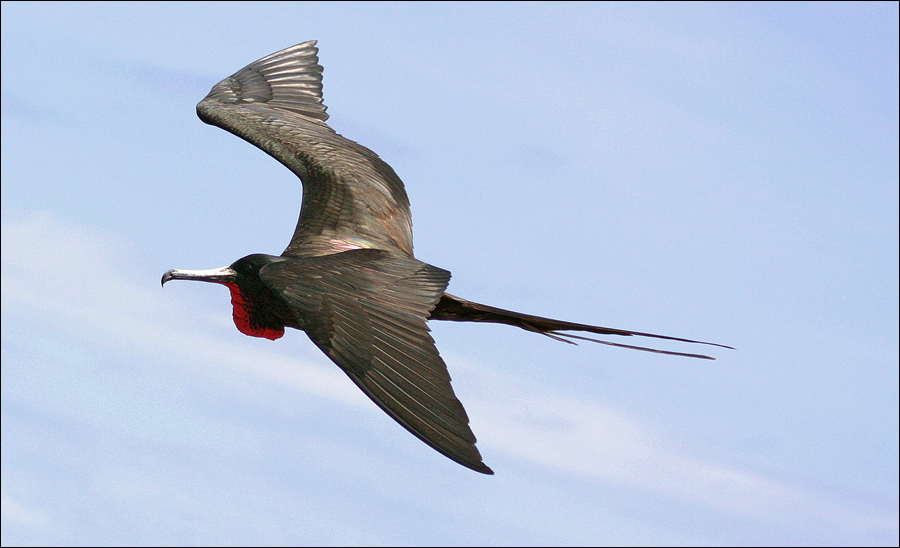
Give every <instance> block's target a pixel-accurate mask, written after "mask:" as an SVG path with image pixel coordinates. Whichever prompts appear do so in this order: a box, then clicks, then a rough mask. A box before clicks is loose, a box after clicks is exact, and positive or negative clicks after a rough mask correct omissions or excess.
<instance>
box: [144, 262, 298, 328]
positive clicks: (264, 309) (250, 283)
mask: <svg viewBox="0 0 900 548" xmlns="http://www.w3.org/2000/svg"><path fill="white" fill-rule="evenodd" d="M279 260H281V258H280V257H274V256H272V255H264V254H261V253H257V254H254V255H248V256H246V257H244V258H242V259H239V260H237V261H235V262H234V263H232V264H231V265H229V266H225V267H222V268H213V269H209V270H179V269H172V270H169V271H168V272H166V273H165V274H163V276H162V285H166V282H168V281H169V280H193V281H198V282H212V283H217V284H222V285H224V286H226V287H227V288H228V289H229V290H230V291H231V304H232V305H233V307H234V311H233V316H234V324H235V325H236V326H237V328H238V330H239V331H240V332H241V333H243V334H245V335H250V336H251V337H264V338H266V339H271V340H275V339H277V338H280V337H281V336H282V335H284V326H285V325H291V324H293V323H294V322H292V321H291V319H292V316H293V315H292V314H291V313H290V310H289V308H288V307H287V305H286V304H285V303H284V301H283V300H282V299H281V298H280V297H279V296H278V294H277V293H275V292H274V291H273V290H272V289H271V288H270V287H269V286H268V285H267V284H266V283H265V281H264V280H263V279H262V278H261V277H260V275H259V273H260V270H262V268H263V267H265V266H266V265H267V264H270V263H272V262H276V261H279Z"/></svg>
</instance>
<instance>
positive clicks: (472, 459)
mask: <svg viewBox="0 0 900 548" xmlns="http://www.w3.org/2000/svg"><path fill="white" fill-rule="evenodd" d="M260 276H261V277H262V279H263V281H264V282H265V283H266V284H267V285H268V286H269V287H271V288H273V289H274V290H275V291H276V292H278V293H279V294H280V295H281V296H282V297H283V298H284V299H285V301H286V302H287V303H288V304H289V305H290V307H291V308H292V309H293V310H294V312H295V314H296V315H297V319H298V323H299V324H300V326H301V328H302V329H303V330H304V331H306V333H307V334H308V335H309V337H310V339H312V341H313V342H314V343H315V344H316V345H317V346H318V347H319V348H321V349H322V351H323V352H325V354H327V355H328V356H329V357H330V358H331V359H332V360H333V361H334V362H335V363H336V364H337V365H338V366H340V368H341V369H343V370H344V372H345V373H347V375H349V376H350V378H351V379H352V380H353V382H354V383H356V385H357V386H359V387H360V388H361V389H362V390H363V392H365V393H366V395H368V396H369V397H370V398H371V399H372V400H373V401H374V402H375V403H376V404H378V406H379V407H381V408H382V409H383V410H384V411H385V412H387V414H388V415H390V416H391V417H393V419H394V420H396V421H397V422H399V423H400V424H401V425H403V426H404V427H405V428H406V429H407V430H409V431H410V432H412V433H413V434H415V435H416V436H417V437H419V438H420V439H421V440H422V441H424V442H425V443H427V444H428V445H430V446H431V447H433V448H434V449H436V450H438V451H439V452H441V453H443V454H444V455H446V456H447V457H449V458H451V459H453V460H454V461H456V462H458V463H460V464H462V465H463V466H467V467H469V468H471V469H473V470H476V471H478V472H482V473H486V474H492V473H493V472H492V471H491V469H490V468H488V467H487V466H486V465H485V464H484V463H483V462H482V460H481V454H480V453H479V452H478V449H477V448H476V447H475V436H474V434H473V433H472V430H471V429H470V428H469V418H468V416H467V415H466V411H465V409H463V406H462V404H461V403H460V402H459V400H458V399H457V398H456V395H455V394H454V393H453V388H452V387H451V386H450V374H449V373H448V372H447V366H446V365H445V364H444V360H443V359H441V357H440V355H439V354H438V351H437V348H436V347H435V345H434V340H433V339H432V338H431V335H429V329H428V327H427V326H426V325H425V321H426V318H427V317H428V314H429V313H430V312H431V310H432V309H433V308H434V306H435V304H436V303H437V301H438V299H440V297H441V295H442V294H443V293H444V289H445V288H446V287H447V284H448V282H449V280H450V273H449V272H447V271H446V270H442V269H440V268H436V267H433V266H431V265H428V264H426V263H423V262H421V261H418V260H416V259H413V258H409V257H406V256H401V255H397V254H392V253H388V252H385V251H379V250H369V249H364V250H353V251H347V252H343V253H339V254H334V255H328V256H321V257H307V258H297V259H287V260H285V261H281V262H276V263H272V264H270V265H267V266H266V267H264V268H263V269H262V270H261V271H260Z"/></svg>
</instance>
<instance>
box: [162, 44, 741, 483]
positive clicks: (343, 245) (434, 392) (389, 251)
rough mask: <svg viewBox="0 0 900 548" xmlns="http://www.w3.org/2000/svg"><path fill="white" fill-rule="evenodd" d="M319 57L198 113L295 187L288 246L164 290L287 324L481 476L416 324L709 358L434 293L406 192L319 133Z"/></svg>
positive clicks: (236, 81) (249, 71) (264, 73)
mask: <svg viewBox="0 0 900 548" xmlns="http://www.w3.org/2000/svg"><path fill="white" fill-rule="evenodd" d="M317 53H318V49H317V48H316V47H315V42H314V41H312V42H305V43H303V44H299V45H296V46H293V47H290V48H287V49H285V50H282V51H279V52H278V53H273V54H272V55H269V56H268V57H265V58H263V59H260V60H259V61H257V62H255V63H252V64H250V65H248V66H247V67H245V68H243V69H241V70H240V71H238V72H237V73H235V74H234V75H233V76H231V77H229V78H226V79H225V80H222V81H221V82H219V83H218V84H216V85H215V86H214V87H213V89H212V91H210V93H209V95H207V96H206V98H205V99H203V100H202V101H201V102H200V103H199V104H198V105H197V114H198V115H199V116H200V119H201V120H203V121H204V122H206V123H208V124H212V125H215V126H218V127H221V128H223V129H225V130H228V131H230V132H231V133H233V134H235V135H237V136H238V137H240V138H242V139H245V140H247V141H249V142H250V143H253V144H254V145H256V146H257V147H259V148H261V149H262V150H264V151H265V152H267V153H268V154H270V155H271V156H273V157H274V158H275V159H277V160H278V161H279V162H281V163H282V164H284V165H285V166H287V168H288V169H290V170H291V171H293V172H294V173H295V174H296V175H297V176H298V177H299V178H300V179H301V180H302V182H303V203H302V205H301V207H300V219H299V221H298V223H297V228H296V229H295V231H294V235H293V237H292V238H291V241H290V243H289V244H288V246H287V249H285V250H284V252H283V253H282V254H281V255H280V256H278V257H276V256H273V255H263V254H255V255H249V256H247V257H244V258H243V259H240V260H238V261H237V262H235V263H234V264H232V265H231V266H228V267H225V268H220V269H215V270H206V271H188V270H170V271H168V272H166V273H165V274H164V275H163V277H162V283H163V284H165V283H166V282H167V281H168V280H172V279H184V280H199V281H206V282H215V283H221V284H223V285H225V286H227V287H228V288H229V289H230V290H231V297H232V303H233V305H234V322H235V325H236V326H237V328H238V329H239V330H240V331H241V332H242V333H244V334H247V335H251V336H255V337H265V338H268V339H273V340H274V339H277V338H279V337H281V336H282V335H284V328H285V327H293V328H295V329H300V330H302V331H304V332H306V334H307V335H308V336H309V338H310V339H311V340H312V341H313V343H315V344H316V346H318V347H319V348H320V349H321V350H322V351H323V352H324V353H325V354H326V355H327V356H328V357H329V358H331V359H332V361H334V363H336V364H337V365H338V366H339V367H340V368H341V369H342V370H343V371H344V372H345V373H347V375H348V376H349V377H350V378H351V379H352V380H353V382H354V383H356V385H357V386H359V387H360V388H361V389H362V390H363V392H365V393H366V395H368V396H369V397H370V398H371V399H372V400H373V401H374V402H375V403H376V404H378V406H379V407H381V408H382V409H383V410H384V411H385V412H386V413H387V414H388V415H390V416H391V417H392V418H394V420H396V421H397V422H399V423H400V424H401V425H403V426H404V427H405V428H406V429H407V430H409V431H410V432H412V433H413V434H415V435H416V436H418V437H419V438H420V439H421V440H422V441H424V442H425V443H427V444H428V445H430V446H431V447H433V448H434V449H436V450H438V451H440V452H441V453H443V454H444V455H446V456H447V457H449V458H451V459H453V460H454V461H456V462H458V463H460V464H462V465H463V466H467V467H469V468H471V469H473V470H476V471H478V472H482V473H485V474H492V473H493V472H492V471H491V469H490V468H488V467H487V466H486V465H485V464H484V463H483V462H482V460H481V455H480V454H479V452H478V449H477V448H476V447H475V436H474V434H473V433H472V430H471V429H470V428H469V418H468V416H467V415H466V412H465V409H463V406H462V404H461V403H460V402H459V400H458V399H457V398H456V395H455V394H454V393H453V389H452V388H451V386H450V375H449V373H448V372H447V366H446V365H445V364H444V361H443V360H442V359H441V357H440V355H439V354H438V351H437V348H436V347H435V345H434V340H433V339H432V338H431V336H430V335H429V329H428V327H427V325H426V321H427V320H451V321H471V322H494V323H505V324H509V325H513V326H516V327H520V328H522V329H526V330H529V331H534V332H537V333H543V334H545V335H547V336H550V337H553V338H554V339H557V340H562V341H565V342H570V341H568V340H566V339H564V338H562V337H568V338H575V339H585V340H593V341H595V342H601V343H603V344H609V345H613V346H622V347H625V348H634V349H638V350H646V351H649V352H658V353H663V354H673V355H678V356H689V357H695V358H708V359H712V358H709V357H708V356H703V355H699V354H686V353H681V352H670V351H664V350H655V349H650V348H644V347H637V346H630V345H624V344H619V343H612V342H608V341H596V340H595V339H588V338H585V337H581V336H578V335H572V334H569V333H561V331H567V330H569V331H586V332H590V333H597V334H601V335H625V336H630V335H640V336H644V337H655V338H659V339H668V340H674V341H682V342H691V343H697V342H699V341H692V340H689V339H679V338H675V337H666V336H662V335H652V334H649V333H639V332H636V331H625V330H620V329H609V328H605V327H596V326H591V325H584V324H576V323H571V322H563V321H558V320H551V319H548V318H541V317H538V316H530V315H527V314H520V313H518V312H512V311H509V310H503V309H500V308H494V307H490V306H486V305H481V304H478V303H473V302H469V301H466V300H463V299H460V298H458V297H454V296H452V295H450V294H448V293H445V290H446V288H447V284H448V282H449V281H450V273H449V272H447V271H446V270H442V269H440V268H437V267H434V266H431V265H429V264H426V263H423V262H422V261H419V260H417V259H416V258H415V257H413V244H412V218H411V215H410V211H409V199H408V198H407V196H406V191H405V190H404V188H403V182H402V181H401V180H400V178H399V177H397V174H396V173H394V170H393V169H391V167H390V166H389V165H387V164H386V163H384V161H382V160H381V158H379V157H378V155H377V154H375V153H374V152H372V151H371V150H369V149H367V148H366V147H364V146H362V145H360V144H357V143H355V142H353V141H351V140H349V139H346V138H344V137H342V136H340V135H338V134H337V133H335V132H334V130H332V129H331V128H330V127H328V125H327V124H326V123H325V120H327V119H328V114H327V113H326V112H325V109H326V107H325V105H324V104H323V103H322V67H321V66H320V65H319V64H318V57H317ZM701 344H712V343H701ZM715 346H723V345H715ZM725 348H729V347H725Z"/></svg>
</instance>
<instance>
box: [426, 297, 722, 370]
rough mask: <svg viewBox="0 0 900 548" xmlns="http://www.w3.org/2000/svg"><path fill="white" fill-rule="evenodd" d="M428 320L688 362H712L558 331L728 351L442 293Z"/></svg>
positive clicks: (698, 355) (689, 341)
mask: <svg viewBox="0 0 900 548" xmlns="http://www.w3.org/2000/svg"><path fill="white" fill-rule="evenodd" d="M428 319H430V320H448V321H453V322H489V323H504V324H507V325H513V326H515V327H520V328H522V329H525V330H526V331H533V332H535V333H541V334H542V335H546V336H548V337H550V338H551V339H556V340H557V341H562V342H565V343H569V344H577V343H575V342H573V341H571V340H569V339H579V340H583V341H591V342H596V343H600V344H607V345H609V346H618V347H621V348H631V349H632V350H643V351H645V352H656V353H657V354H670V355H672V356H686V357H688V358H703V359H705V360H714V359H715V358H713V357H711V356H704V355H703V354H688V353H686V352H672V351H669V350H657V349H655V348H646V347H643V346H632V345H630V344H620V343H614V342H609V341H601V340H599V339H592V338H590V337H583V336H581V335H572V334H571V333H561V332H562V331H588V332H590V333H597V334H599V335H624V336H632V335H637V336H640V337H653V338H654V339H665V340H668V341H679V342H687V343H695V344H707V345H710V346H719V347H721V348H731V349H732V350H733V348H732V347H730V346H726V345H724V344H716V343H710V342H703V341H694V340H691V339H681V338H678V337H667V336H665V335H654V334H652V333H640V332H638V331H626V330H624V329H611V328H609V327H598V326H596V325H586V324H581V323H572V322H564V321H560V320H551V319H550V318H542V317H540V316H532V315H530V314H522V313H520V312H513V311H511V310H503V309H502V308H495V307H493V306H487V305H484V304H479V303H473V302H471V301H467V300H465V299H460V298H459V297H454V296H453V295H450V294H448V293H444V295H443V296H442V297H441V300H440V301H438V303H437V306H435V308H434V310H433V311H432V312H431V316H429V318H428Z"/></svg>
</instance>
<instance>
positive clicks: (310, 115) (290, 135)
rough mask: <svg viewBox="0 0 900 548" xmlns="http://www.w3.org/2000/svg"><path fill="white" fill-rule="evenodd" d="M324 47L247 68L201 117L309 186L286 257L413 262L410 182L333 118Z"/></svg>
mask: <svg viewBox="0 0 900 548" xmlns="http://www.w3.org/2000/svg"><path fill="white" fill-rule="evenodd" d="M315 44H316V42H315V41H310V42H304V43H302V44H298V45H296V46H293V47H290V48H287V49H285V50H282V51H279V52H277V53H273V54H272V55H269V56H268V57H264V58H262V59H260V60H259V61H256V62H255V63H252V64H250V65H247V66H246V67H244V68H243V69H241V70H239V71H238V72H236V73H235V74H233V75H232V76H230V77H228V78H226V79H224V80H222V81H221V82H219V83H218V84H216V85H215V86H214V87H213V89H212V91H210V92H209V95H207V96H206V98H205V99H203V100H202V101H200V103H199V104H198V105H197V115H198V116H200V119H201V120H203V121H204V122H206V123H208V124H212V125H215V126H219V127H220V128H222V129H225V130H227V131H230V132H231V133H233V134H235V135H237V136H238V137H240V138H242V139H244V140H246V141H248V142H250V143H252V144H254V145H256V146H257V147H259V148H261V149H262V150H264V151H265V152H267V153H268V154H270V155H271V156H272V157H274V158H275V159H276V160H278V161H279V162H281V163H282V164H284V165H285V166H287V168H288V169H290V170H291V171H293V172H294V173H295V174H296V175H297V176H298V177H300V179H301V180H302V181H303V204H302V205H301V208H300V220H299V221H298V223H297V228H296V230H295V231H294V236H293V238H292V239H291V242H290V244H289V245H288V247H287V249H285V251H284V253H283V255H285V256H312V255H324V254H329V253H336V252H339V251H345V250H348V249H358V248H373V249H387V250H391V251H396V252H400V253H403V254H405V255H409V256H412V218H411V216H410V212H409V198H408V197H407V196H406V191H405V190H404V188H403V182H402V181H401V180H400V178H399V177H397V174H396V173H394V170H393V169H391V166H389V165H387V164H386V163H385V162H384V161H383V160H381V158H379V157H378V155H377V154H375V153H374V152H372V151H371V150H369V149H368V148H366V147H364V146H362V145H360V144H358V143H355V142H353V141H351V140H349V139H346V138H344V137H342V136H341V135H338V134H337V133H335V132H334V130H333V129H331V128H330V127H329V126H328V124H326V123H325V120H326V119H328V114H326V113H325V109H326V107H325V105H324V104H323V103H322V67H321V66H320V65H319V58H318V56H317V53H318V51H319V50H318V48H316V47H315Z"/></svg>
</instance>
